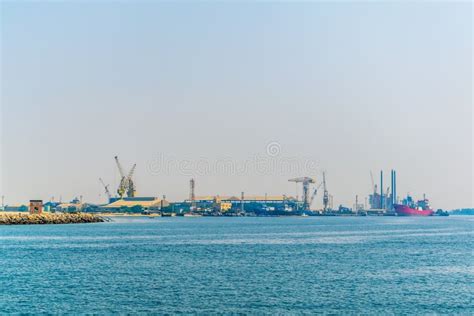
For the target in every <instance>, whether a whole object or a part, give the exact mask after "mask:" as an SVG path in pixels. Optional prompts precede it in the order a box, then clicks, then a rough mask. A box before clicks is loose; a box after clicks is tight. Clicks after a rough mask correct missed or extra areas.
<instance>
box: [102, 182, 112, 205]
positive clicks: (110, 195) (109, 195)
mask: <svg viewBox="0 0 474 316" xmlns="http://www.w3.org/2000/svg"><path fill="white" fill-rule="evenodd" d="M99 181H100V183H101V184H102V186H103V187H104V189H105V194H106V195H107V197H108V198H109V201H110V199H111V198H112V194H110V191H109V185H108V184H107V185H106V184H105V183H104V180H102V178H99Z"/></svg>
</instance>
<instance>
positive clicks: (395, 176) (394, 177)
mask: <svg viewBox="0 0 474 316" xmlns="http://www.w3.org/2000/svg"><path fill="white" fill-rule="evenodd" d="M393 203H394V204H396V203H397V172H396V171H395V170H393Z"/></svg>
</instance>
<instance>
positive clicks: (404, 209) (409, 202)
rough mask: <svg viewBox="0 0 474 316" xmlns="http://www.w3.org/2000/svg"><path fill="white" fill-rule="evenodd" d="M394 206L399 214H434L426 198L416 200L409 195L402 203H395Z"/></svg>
mask: <svg viewBox="0 0 474 316" xmlns="http://www.w3.org/2000/svg"><path fill="white" fill-rule="evenodd" d="M393 207H394V209H395V213H396V214H397V215H398V216H432V215H433V214H434V211H433V210H432V209H431V207H430V203H429V201H428V200H427V199H426V198H423V200H420V201H418V202H414V201H413V199H412V198H411V196H407V198H406V199H404V200H403V203H402V204H395V205H394V206H393Z"/></svg>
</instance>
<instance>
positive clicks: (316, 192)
mask: <svg viewBox="0 0 474 316" xmlns="http://www.w3.org/2000/svg"><path fill="white" fill-rule="evenodd" d="M322 185H323V183H322V182H321V183H320V184H319V185H318V186H317V187H316V188H315V189H314V192H313V195H312V196H311V200H310V201H309V206H310V207H311V205H313V201H314V198H315V197H316V195H317V194H318V190H319V188H320V187H321V186H322Z"/></svg>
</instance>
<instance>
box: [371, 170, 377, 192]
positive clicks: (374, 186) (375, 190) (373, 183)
mask: <svg viewBox="0 0 474 316" xmlns="http://www.w3.org/2000/svg"><path fill="white" fill-rule="evenodd" d="M370 180H372V189H373V190H374V195H375V194H376V193H377V185H376V184H375V181H374V175H373V174H372V170H371V171H370Z"/></svg>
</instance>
